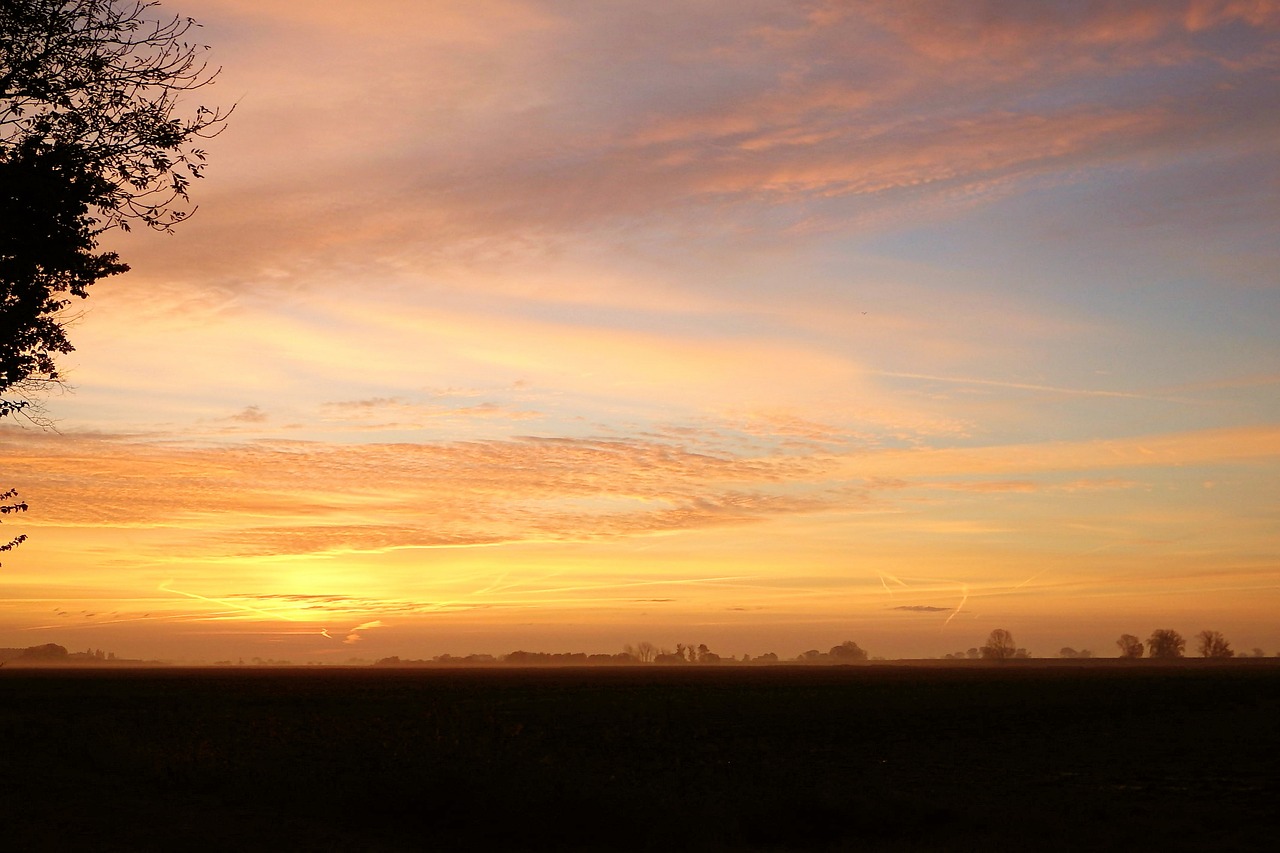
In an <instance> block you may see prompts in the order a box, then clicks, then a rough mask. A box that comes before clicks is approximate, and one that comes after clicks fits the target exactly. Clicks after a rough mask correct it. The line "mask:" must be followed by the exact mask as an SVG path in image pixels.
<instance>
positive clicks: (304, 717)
mask: <svg viewBox="0 0 1280 853" xmlns="http://www.w3.org/2000/svg"><path fill="white" fill-rule="evenodd" d="M1023 664H1025V665H1023ZM1203 664H1204V662H1200V661H1186V662H1183V663H1180V664H1177V665H1159V664H1156V663H1155V662H1141V665H1118V664H1117V662H1106V661H1099V662H1090V663H1081V664H1073V665H1070V666H1067V665H1054V666H1049V665H1037V663H1036V662H1034V661H1031V662H1014V663H1013V664H1010V665H1003V666H982V665H975V666H967V665H963V664H958V665H937V666H923V665H921V666H905V665H904V666H895V665H885V664H879V665H867V666H855V667H792V666H775V667H759V668H752V667H729V666H725V667H685V668H682V667H671V668H664V667H617V668H565V669H448V668H431V669H427V668H423V669H408V668H406V669H385V668H353V669H342V668H327V667H325V668H321V667H310V668H296V669H265V668H228V669H123V668H121V669H115V668H108V667H101V668H96V669H44V670H35V669H15V668H12V667H7V668H4V669H0V733H2V737H3V740H2V741H0V767H2V768H3V771H4V772H3V774H0V828H2V832H3V838H4V841H5V844H4V846H5V847H6V849H15V850H19V849H22V850H369V851H384V850H385V851H396V850H433V849H439V850H457V849H486V850H488V849H509V850H522V849H556V850H577V849H580V850H607V849H619V850H677V849H678V850H779V851H782V850H977V849H990V850H1022V849H1027V850H1030V849H1036V850H1080V849H1090V850H1105V849H1127V850H1206V849H1217V850H1274V849H1277V844H1278V843H1280V817H1278V815H1280V796H1278V795H1280V666H1278V665H1277V662H1275V661H1246V660H1241V661H1233V662H1229V663H1228V664H1225V665H1203Z"/></svg>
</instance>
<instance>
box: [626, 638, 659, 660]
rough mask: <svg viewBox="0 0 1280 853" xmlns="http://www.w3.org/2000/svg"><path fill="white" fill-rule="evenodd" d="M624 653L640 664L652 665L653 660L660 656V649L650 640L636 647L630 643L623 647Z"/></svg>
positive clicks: (637, 644) (643, 641)
mask: <svg viewBox="0 0 1280 853" xmlns="http://www.w3.org/2000/svg"><path fill="white" fill-rule="evenodd" d="M622 651H623V653H624V654H628V655H630V656H631V657H633V658H635V659H636V660H637V661H639V662H640V663H652V662H653V659H654V658H655V657H657V655H658V647H657V646H655V645H654V644H653V643H651V642H649V641H648V640H642V641H641V642H639V643H636V644H635V645H634V646H633V645H631V644H630V643H628V644H627V645H625V646H623V647H622Z"/></svg>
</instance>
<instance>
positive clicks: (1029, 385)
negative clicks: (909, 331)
mask: <svg viewBox="0 0 1280 853" xmlns="http://www.w3.org/2000/svg"><path fill="white" fill-rule="evenodd" d="M874 373H875V374H876V375H877V376H889V377H893V378H895V379H923V380H925V381H926V382H950V383H951V384H953V385H988V386H991V387H994V388H1012V389H1014V390H1016V391H1049V392H1052V393H1054V394H1070V395H1072V396H1074V397H1120V398H1122V399H1128V400H1159V401H1160V402H1162V403H1195V402H1196V401H1195V400H1188V399H1186V398H1185V397H1164V396H1159V395H1156V394H1138V393H1136V392H1133V391H1100V390H1097V389H1091V388H1063V387H1061V386H1059V385H1037V384H1035V383H1033V382H1002V381H1000V380H998V379H976V378H974V377H971V376H935V375H934V374H931V373H902V372H899V371H894V370H877V371H874Z"/></svg>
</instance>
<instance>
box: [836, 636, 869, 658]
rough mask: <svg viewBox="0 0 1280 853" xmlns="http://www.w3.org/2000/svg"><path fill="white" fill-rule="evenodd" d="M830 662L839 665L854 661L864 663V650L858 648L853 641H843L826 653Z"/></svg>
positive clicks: (865, 655)
mask: <svg viewBox="0 0 1280 853" xmlns="http://www.w3.org/2000/svg"><path fill="white" fill-rule="evenodd" d="M827 654H828V655H829V656H830V657H831V659H832V660H836V661H839V662H840V663H853V662H855V661H864V660H866V659H867V652H866V650H865V649H862V648H859V647H858V644H857V643H855V642H854V641H853V640H845V641H844V642H843V643H841V644H840V645H838V646H833V647H832V649H831V651H830V652H828V653H827Z"/></svg>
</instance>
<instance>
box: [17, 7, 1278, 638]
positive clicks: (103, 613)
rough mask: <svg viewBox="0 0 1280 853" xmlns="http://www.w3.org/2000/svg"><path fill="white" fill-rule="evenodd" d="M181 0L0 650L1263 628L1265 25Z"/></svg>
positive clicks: (1270, 91) (1226, 12)
mask: <svg viewBox="0 0 1280 853" xmlns="http://www.w3.org/2000/svg"><path fill="white" fill-rule="evenodd" d="M161 10H162V11H167V12H173V13H180V14H182V15H190V16H192V17H194V18H196V19H197V20H198V21H200V22H201V23H202V24H203V28H202V29H201V30H200V33H199V39H200V40H201V41H207V43H208V44H209V45H211V48H212V49H211V50H210V52H209V54H208V55H209V57H210V61H211V62H212V63H213V64H214V65H219V66H221V67H222V72H221V76H220V77H219V78H218V80H217V83H216V85H214V86H213V87H211V88H209V89H206V90H204V91H202V92H201V93H199V94H200V97H199V98H195V97H193V98H191V99H189V101H188V104H189V105H190V107H191V108H192V109H194V107H195V105H196V104H198V103H209V104H219V105H223V106H226V105H228V104H232V103H234V104H235V112H234V115H233V116H232V119H231V121H230V122H229V124H228V125H227V128H226V130H225V132H224V133H223V134H222V135H221V136H219V137H218V138H217V139H215V140H212V141H211V142H210V143H209V144H208V145H207V146H206V147H207V149H208V151H209V166H208V170H207V177H206V179H204V180H203V181H200V182H199V183H198V184H197V185H196V187H195V188H194V195H193V198H194V201H195V202H197V203H198V205H199V209H198V211H197V212H196V214H195V215H194V216H193V217H192V219H191V220H190V221H189V222H187V223H185V224H183V225H182V226H181V227H180V228H179V229H178V230H177V232H176V233H175V234H173V235H170V236H166V235H159V234H149V233H139V232H138V231H136V230H135V231H134V232H132V233H130V234H127V235H125V234H120V233H116V232H112V233H109V234H107V235H104V245H105V246H107V247H109V248H112V249H116V250H118V251H120V253H121V254H122V256H123V258H124V260H125V261H127V262H128V263H129V264H130V265H131V266H132V271H131V272H130V273H128V274H127V275H125V276H120V277H116V278H113V279H108V280H104V281H102V282H100V283H99V284H97V285H95V287H94V288H93V289H92V291H91V296H90V298H89V299H88V300H87V301H85V302H84V303H82V304H77V305H76V306H74V308H75V315H74V317H69V318H68V321H69V322H70V323H72V327H71V339H72V342H73V344H74V345H75V347H76V351H75V352H74V353H72V354H70V355H69V356H67V357H66V358H65V359H64V360H63V362H62V364H63V366H64V368H65V372H66V374H67V376H68V378H69V382H70V385H71V386H73V388H72V389H71V390H69V391H68V392H67V393H63V394H55V395H54V396H51V397H50V398H48V399H47V400H46V401H45V409H46V413H47V415H48V416H49V417H50V418H52V419H53V420H54V422H55V429H52V430H40V429H35V428H32V427H25V428H24V427H21V426H19V425H16V424H7V425H5V426H4V428H3V429H2V430H0V471H2V472H3V475H2V476H3V483H0V486H3V487H6V488H7V487H16V488H18V489H19V490H20V493H21V495H22V497H23V498H24V499H25V500H26V501H27V502H28V503H29V505H30V511H29V512H27V513H26V514H25V515H23V516H21V517H17V518H15V517H12V516H10V517H6V518H5V520H4V527H3V532H5V533H8V534H10V535H14V534H16V533H17V532H24V533H26V534H27V535H28V536H29V539H28V541H27V542H26V543H24V544H23V545H22V547H21V548H19V549H17V550H14V551H12V552H10V553H8V554H5V555H4V559H3V565H2V567H0V647H22V646H29V645H35V644H39V643H45V642H56V643H59V644H62V645H65V646H67V647H68V648H69V649H71V650H73V651H76V650H82V649H86V648H102V649H109V650H112V651H114V652H116V653H117V654H118V655H120V656H122V657H137V658H156V659H166V660H182V661H215V660H223V659H244V660H246V661H248V660H250V659H252V658H255V657H256V658H261V659H272V660H291V661H294V662H304V661H322V662H331V663H342V662H345V661H348V660H352V659H377V658H380V657H384V656H388V655H399V656H401V657H406V658H429V657H433V656H435V655H440V654H455V655H461V654H468V653H489V654H501V653H504V652H508V651H512V650H514V649H525V650H530V651H586V652H592V653H595V652H616V651H619V650H620V649H621V648H622V646H623V645H624V644H626V643H634V642H637V641H641V640H648V641H651V642H653V643H655V644H657V645H659V646H666V647H674V646H675V644H676V643H677V642H681V643H689V642H692V643H695V644H697V643H705V644H707V645H708V646H709V647H710V648H711V649H712V650H714V651H716V652H719V653H720V654H721V655H723V656H729V655H734V656H738V657H740V656H741V655H743V654H750V655H752V656H757V655H760V654H763V653H766V652H775V653H777V654H778V655H779V656H780V657H794V656H795V655H797V654H799V653H800V652H803V651H805V650H807V649H812V648H816V649H820V650H826V649H828V648H830V647H831V646H834V645H837V644H838V643H840V642H842V641H844V640H848V639H852V640H854V641H856V642H857V643H858V644H859V645H861V646H862V647H863V648H865V649H867V650H868V651H869V652H870V653H871V654H872V655H874V656H883V657H889V658H897V657H937V656H940V655H943V654H947V653H950V652H954V651H961V650H965V649H968V648H970V647H974V646H980V645H981V644H982V643H983V642H984V640H985V639H986V637H987V635H988V633H989V632H990V631H991V630H992V629H993V628H997V627H999V628H1005V629H1007V630H1009V631H1010V632H1011V633H1012V634H1013V636H1014V638H1015V640H1016V641H1017V644H1018V645H1019V646H1023V647H1025V648H1027V649H1028V650H1029V651H1030V652H1031V653H1032V654H1034V655H1041V656H1053V655H1056V654H1057V653H1058V650H1059V649H1060V648H1061V647H1063V646H1070V647H1073V648H1077V649H1082V648H1088V649H1091V650H1093V651H1094V652H1095V653H1096V654H1098V655H1106V656H1112V655H1114V654H1116V653H1117V652H1116V648H1115V639H1116V637H1117V636H1119V634H1121V633H1131V634H1135V635H1138V636H1140V637H1143V638H1145V637H1146V636H1147V635H1148V634H1149V633H1150V632H1151V631H1152V630H1154V629H1156V628H1173V629H1175V630H1178V631H1180V632H1181V633H1182V634H1184V635H1185V636H1187V637H1191V636H1193V635H1194V634H1195V633H1197V632H1199V631H1200V630H1202V629H1213V630H1219V631H1222V632H1223V633H1224V634H1225V635H1226V636H1227V638H1228V639H1229V640H1230V641H1231V642H1232V645H1233V647H1234V648H1236V649H1237V650H1239V651H1248V650H1250V649H1252V648H1254V647H1260V648H1263V649H1264V650H1266V651H1267V653H1268V654H1275V653H1276V652H1277V651H1280V624H1278V621H1280V620H1277V616H1276V614H1277V613H1280V488H1278V486H1277V484H1278V483H1280V273H1278V272H1277V271H1278V270H1280V241H1277V240H1276V234H1277V232H1278V231H1280V111H1278V110H1276V109H1275V103H1276V99H1277V95H1278V94H1280V3H1277V2H1274V0H1248V2H1246V0H1148V2H1142V0H1116V2H1094V3H1088V4H1084V3H1078V2H1065V1H1064V2H1036V3H1026V2H1021V0H991V1H990V2H965V3H950V4H942V3H931V2H924V1H923V0H920V1H919V2H916V0H892V2H890V0H884V2H820V0H815V1H814V2H782V1H781V0H773V2H753V0H733V2H729V0H701V1H700V0H688V1H687V2H672V3H668V4H653V3H650V2H631V1H630V0H618V2H609V3H599V2H592V0H456V1H455V0H431V2H416V0H368V2H365V3H361V4H350V3H314V2H301V0H273V2H270V3H264V2H261V0H181V2H179V0H172V1H171V2H170V1H169V0H166V2H165V4H164V5H163V6H162V7H161Z"/></svg>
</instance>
